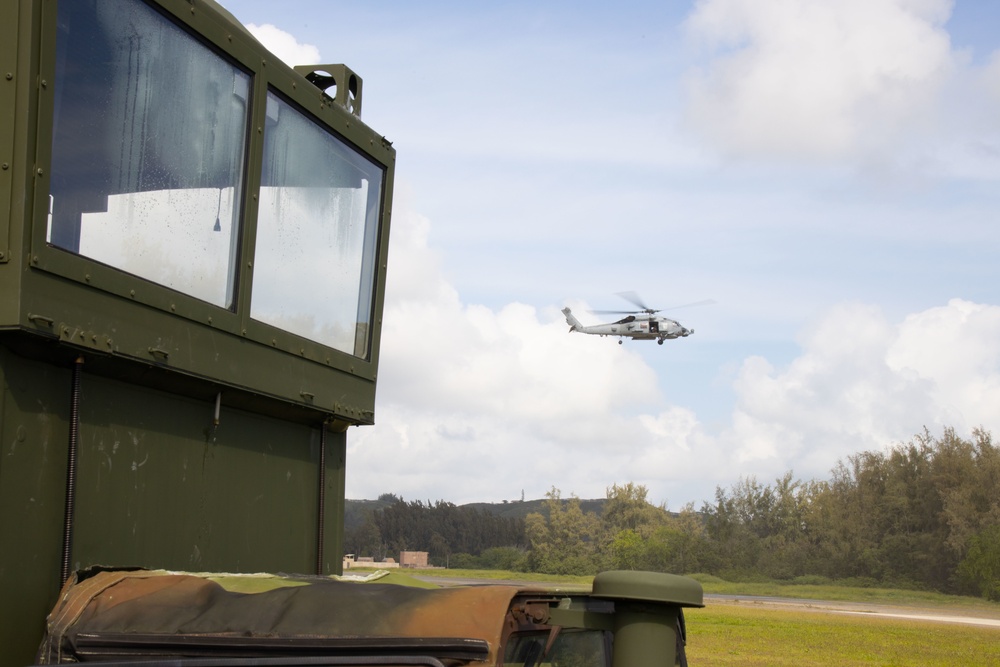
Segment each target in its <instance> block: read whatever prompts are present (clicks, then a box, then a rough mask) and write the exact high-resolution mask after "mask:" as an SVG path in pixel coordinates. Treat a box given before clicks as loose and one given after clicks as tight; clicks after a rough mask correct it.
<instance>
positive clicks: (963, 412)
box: [723, 299, 1000, 478]
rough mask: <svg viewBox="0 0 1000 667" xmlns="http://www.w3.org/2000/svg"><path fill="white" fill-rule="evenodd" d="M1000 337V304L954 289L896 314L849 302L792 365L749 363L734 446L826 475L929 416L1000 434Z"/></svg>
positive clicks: (805, 472) (930, 421) (744, 455)
mask: <svg viewBox="0 0 1000 667" xmlns="http://www.w3.org/2000/svg"><path fill="white" fill-rule="evenodd" d="M998 339H1000V307H998V306H991V305H982V304H975V303H970V302H968V301H963V300H960V299H954V300H952V301H950V302H949V303H948V304H947V305H946V306H941V307H937V308H932V309H929V310H926V311H924V312H921V313H915V314H913V315H910V316H908V317H906V318H905V319H904V320H903V321H902V322H901V323H898V324H892V323H890V322H888V321H887V320H886V319H885V317H884V316H883V315H882V313H881V312H880V310H879V309H878V308H876V307H874V306H870V305H863V304H843V305H841V306H838V307H837V308H835V309H833V310H832V311H831V312H829V313H827V314H826V315H825V316H824V317H823V318H822V319H821V320H819V321H818V322H817V323H816V324H815V325H814V326H813V327H812V328H811V329H810V330H809V331H808V332H806V334H805V336H804V337H803V340H802V353H801V355H799V356H798V357H797V358H796V359H795V360H794V361H793V362H792V363H791V364H789V365H788V367H787V368H785V369H780V370H779V369H776V368H774V367H773V366H771V364H770V363H768V362H767V361H766V360H765V359H762V358H759V357H752V358H750V359H747V360H746V361H745V362H744V364H743V367H742V369H741V371H740V373H739V375H738V377H737V379H736V382H735V386H736V389H737V392H738V394H739V400H738V404H737V407H736V410H735V411H734V414H733V423H732V426H731V428H730V429H729V431H728V432H727V433H725V434H724V435H723V440H724V441H725V442H726V443H727V444H726V445H724V446H725V447H727V448H729V449H731V451H733V452H734V454H735V458H736V459H737V460H739V461H741V462H742V463H743V465H745V466H747V467H748V469H757V470H760V471H767V473H769V475H777V474H779V473H780V472H782V471H784V470H788V469H793V468H794V469H795V470H796V472H797V473H798V474H801V475H802V476H805V477H820V478H822V477H825V475H826V473H827V472H828V471H829V470H830V469H831V468H832V467H833V465H834V464H835V463H836V462H837V461H838V460H842V459H845V458H846V457H847V456H849V455H850V454H852V453H855V452H858V451H861V450H881V449H883V448H885V447H887V446H891V445H893V444H895V443H899V442H905V441H907V440H909V438H910V437H912V436H913V435H914V434H916V433H918V432H919V431H920V430H921V429H922V428H923V427H924V426H926V427H928V428H930V429H931V430H932V432H940V430H941V429H942V428H943V427H945V426H951V427H954V428H955V429H956V430H957V431H958V432H959V433H960V434H962V433H964V434H968V433H970V432H971V430H972V429H973V428H976V427H979V426H982V427H984V428H986V429H987V430H990V431H993V432H998V431H1000V414H998V413H997V411H996V406H997V405H1000V355H998V352H997V349H996V341H997V340H998ZM765 476H768V475H765Z"/></svg>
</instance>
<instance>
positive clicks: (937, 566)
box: [348, 428, 1000, 600]
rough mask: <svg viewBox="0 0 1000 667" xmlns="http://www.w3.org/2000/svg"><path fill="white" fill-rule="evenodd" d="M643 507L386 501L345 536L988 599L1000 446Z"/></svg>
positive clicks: (465, 559) (486, 554)
mask: <svg viewBox="0 0 1000 667" xmlns="http://www.w3.org/2000/svg"><path fill="white" fill-rule="evenodd" d="M647 496H648V491H647V489H646V488H645V487H644V486H641V485H636V484H632V483H627V484H623V485H618V484H615V485H613V486H611V487H610V488H608V489H607V497H606V500H605V502H604V503H603V509H602V511H601V512H600V513H599V514H597V513H592V512H586V511H584V510H583V509H582V507H581V503H580V500H579V499H578V498H575V497H571V498H563V497H562V495H561V492H560V491H559V490H558V489H556V488H553V489H552V490H551V491H549V493H548V494H546V500H545V503H544V506H543V509H542V511H540V512H533V513H530V514H528V515H527V516H526V517H524V518H523V519H515V518H501V517H499V516H496V515H492V514H491V513H489V512H487V511H485V510H482V509H475V510H473V509H471V508H469V509H465V508H462V507H456V506H454V505H451V504H450V503H445V502H438V503H434V504H433V505H432V504H431V503H426V504H424V503H420V502H416V503H405V502H403V501H402V500H401V499H397V502H394V503H393V504H392V505H390V506H388V507H385V508H383V509H381V510H377V511H374V512H372V513H371V515H370V519H369V520H368V521H366V522H365V525H364V526H363V527H362V528H359V529H358V530H357V531H354V532H355V533H357V534H358V537H360V536H361V535H362V534H363V535H364V539H366V540H368V543H369V544H373V545H381V547H382V548H383V549H384V550H385V552H386V553H390V554H391V553H393V552H394V551H398V550H401V549H404V548H406V549H415V550H426V551H429V552H430V553H431V556H432V560H433V562H435V563H436V564H440V565H446V564H447V565H450V566H451V567H486V568H498V569H511V570H519V571H530V572H544V573H551V574H593V573H596V572H599V571H601V570H605V569H643V570H655V571H662V572H674V573H679V574H692V573H706V574H713V575H717V576H720V577H722V578H725V579H729V580H743V581H746V580H753V579H769V580H789V581H799V582H815V583H822V582H827V581H841V582H845V583H851V584H854V585H885V586H894V587H907V588H922V589H932V590H939V591H943V592H950V593H962V594H975V595H983V596H984V597H987V598H990V599H995V600H1000V448H998V447H997V446H996V445H995V444H994V443H993V441H992V436H991V435H990V434H989V433H988V432H986V431H983V430H976V431H974V432H973V434H972V437H971V438H969V439H964V438H961V437H959V436H958V435H957V434H956V433H955V431H954V430H953V429H950V428H946V429H944V431H943V433H942V435H941V436H939V437H935V436H932V435H931V434H930V433H929V432H928V431H926V430H925V431H924V432H923V433H922V434H919V435H917V436H915V437H914V438H913V439H911V441H910V442H908V443H905V444H899V445H897V446H894V447H892V448H889V449H888V450H886V451H882V452H873V451H866V452H861V453H859V454H855V455H852V456H849V457H848V458H847V460H846V461H841V462H840V463H839V464H838V465H837V466H836V467H835V468H834V469H833V471H831V476H830V478H829V479H827V480H810V481H802V480H799V479H796V478H795V477H794V475H793V473H792V472H787V473H786V474H784V475H783V476H781V477H780V478H778V479H776V480H775V481H774V482H773V483H762V482H760V481H758V480H757V479H756V478H754V477H746V478H742V479H740V480H739V481H737V482H736V483H735V484H733V485H732V486H731V487H730V488H728V489H724V488H722V487H719V488H717V489H716V492H715V498H714V499H713V500H712V501H709V502H705V503H703V504H702V506H701V507H700V508H696V507H695V506H694V505H693V504H689V505H687V506H685V507H684V508H682V509H681V511H679V512H675V513H672V512H668V511H667V509H666V506H665V505H662V504H661V505H654V504H652V503H650V502H649V500H648V498H647ZM352 539H353V538H352ZM348 542H350V540H348ZM357 551H365V550H364V549H362V548H358V549H357ZM370 553H375V552H374V551H370Z"/></svg>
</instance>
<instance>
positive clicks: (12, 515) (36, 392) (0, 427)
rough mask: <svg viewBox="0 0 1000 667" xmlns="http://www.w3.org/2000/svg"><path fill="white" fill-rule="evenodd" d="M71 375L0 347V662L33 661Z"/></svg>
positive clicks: (59, 523) (62, 468)
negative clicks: (0, 649) (1, 648)
mask: <svg viewBox="0 0 1000 667" xmlns="http://www.w3.org/2000/svg"><path fill="white" fill-rule="evenodd" d="M69 386H70V373H69V371H67V370H66V369H63V368H58V367H55V366H52V365H50V364H45V363H40V362H35V361H30V360H26V359H21V358H19V357H17V356H16V355H14V354H12V353H10V352H9V351H8V350H7V349H6V348H5V347H3V346H0V389H2V393H0V646H2V647H3V651H0V664H3V665H19V666H20V665H27V664H31V662H32V660H33V656H34V652H35V650H36V649H37V647H38V642H39V639H40V638H41V632H42V629H43V627H44V620H45V615H46V613H48V610H49V609H50V608H51V607H52V605H53V604H54V603H55V600H56V596H57V594H58V592H59V586H60V584H61V583H62V582H61V581H60V580H59V572H60V563H61V554H62V534H63V530H62V527H63V508H64V502H65V489H66V460H67V443H68V437H69V435H68V434H69V431H68V428H67V420H68V414H69V396H70V394H69Z"/></svg>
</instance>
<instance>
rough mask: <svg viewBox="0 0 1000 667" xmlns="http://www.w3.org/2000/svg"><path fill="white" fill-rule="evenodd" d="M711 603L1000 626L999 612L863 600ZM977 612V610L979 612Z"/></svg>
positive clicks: (727, 599) (745, 598)
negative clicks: (986, 613)
mask: <svg viewBox="0 0 1000 667" xmlns="http://www.w3.org/2000/svg"><path fill="white" fill-rule="evenodd" d="M705 602H706V603H708V604H713V603H716V604H747V605H759V606H762V607H772V608H779V607H786V608H795V609H798V610H802V611H813V612H822V613H827V614H853V615H859V616H864V615H870V616H880V617H883V618H902V619H907V620H911V621H930V622H934V623H958V624H962V625H978V626H986V627H993V628H998V629H1000V612H997V613H996V614H995V615H994V617H988V616H971V615H969V614H968V613H966V612H961V611H952V610H940V609H919V608H911V607H897V606H892V605H883V604H868V603H864V602H831V601H828V600H802V599H797V598H778V597H761V596H754V595H712V594H706V595H705ZM977 613H978V612H977Z"/></svg>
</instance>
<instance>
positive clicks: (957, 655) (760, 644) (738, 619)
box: [421, 570, 1000, 667]
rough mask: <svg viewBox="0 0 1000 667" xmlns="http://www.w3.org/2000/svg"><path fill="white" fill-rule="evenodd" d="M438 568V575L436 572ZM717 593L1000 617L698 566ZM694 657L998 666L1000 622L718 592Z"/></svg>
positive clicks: (692, 638)
mask: <svg viewBox="0 0 1000 667" xmlns="http://www.w3.org/2000/svg"><path fill="white" fill-rule="evenodd" d="M430 572H434V574H435V575H438V576H444V577H457V578H474V579H509V580H517V581H545V582H553V583H559V584H562V585H566V586H587V585H589V584H590V581H591V578H590V577H555V576H552V575H525V574H521V573H516V572H495V571H484V570H435V571H421V576H423V575H424V574H425V573H430ZM432 576H433V575H432ZM695 578H697V579H699V580H700V581H701V582H702V586H703V587H704V589H705V592H706V593H708V594H717V595H726V596H766V597H783V598H798V599H808V600H827V601H831V602H842V603H843V602H849V603H857V604H863V605H878V606H886V607H894V608H899V609H901V610H902V611H903V612H905V613H924V614H938V615H947V614H953V615H966V616H979V617H983V618H993V619H1000V604H996V603H990V602H987V601H985V600H981V599H978V598H969V597H961V596H955V595H943V594H940V593H931V592H925V591H909V590H896V589H883V588H855V587H846V586H835V585H792V584H784V583H780V582H772V583H752V584H746V583H733V582H727V581H723V580H721V579H718V578H716V577H709V576H700V575H695ZM685 616H686V618H687V628H688V659H689V662H690V664H691V665H692V667H695V666H697V665H734V666H735V665H739V666H740V667H744V666H750V667H753V666H765V665H766V666H768V667H783V666H785V665H788V666H791V665H796V666H797V667H811V666H815V667H820V666H823V667H827V666H829V665H837V666H838V667H851V666H860V665H865V666H867V665H880V666H892V667H910V666H912V667H936V666H938V665H963V667H997V666H998V665H1000V628H995V627H977V626H968V625H958V624H953V623H939V622H932V621H916V620H911V619H895V618H882V617H879V616H875V615H874V614H860V615H847V614H837V613H831V612H828V611H820V610H817V609H816V608H815V607H808V608H807V607H803V608H802V609H801V610H789V609H788V608H774V607H771V606H767V605H761V604H748V603H745V602H744V603H732V602H722V601H715V600H712V599H709V600H708V606H707V607H706V608H704V609H689V610H687V611H686V612H685Z"/></svg>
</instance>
